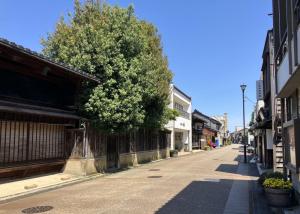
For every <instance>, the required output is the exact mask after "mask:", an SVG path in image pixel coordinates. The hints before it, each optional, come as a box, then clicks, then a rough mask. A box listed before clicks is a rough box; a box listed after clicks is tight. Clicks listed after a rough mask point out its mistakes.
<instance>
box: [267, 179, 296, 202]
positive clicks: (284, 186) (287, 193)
mask: <svg viewBox="0 0 300 214" xmlns="http://www.w3.org/2000/svg"><path fill="white" fill-rule="evenodd" d="M263 186H264V189H265V194H266V197H267V200H268V203H269V205H270V206H273V207H288V206H290V205H291V195H292V183H291V182H290V181H285V180H284V179H282V178H267V179H265V181H264V183H263Z"/></svg>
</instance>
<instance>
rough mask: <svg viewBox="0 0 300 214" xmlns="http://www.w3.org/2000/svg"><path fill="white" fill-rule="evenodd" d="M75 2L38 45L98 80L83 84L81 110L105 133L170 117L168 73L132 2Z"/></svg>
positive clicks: (155, 38)
mask: <svg viewBox="0 0 300 214" xmlns="http://www.w3.org/2000/svg"><path fill="white" fill-rule="evenodd" d="M74 5H75V9H74V14H69V15H68V20H66V21H65V20H64V18H61V19H60V20H59V21H58V23H57V25H56V28H55V31H54V32H53V33H50V34H48V37H47V38H46V39H43V40H42V45H43V53H44V54H45V55H47V56H48V57H50V58H52V59H54V60H57V61H60V62H63V63H67V64H69V65H72V66H74V67H75V68H77V69H80V70H82V71H85V72H88V73H90V74H93V75H95V76H96V77H97V78H99V79H100V81H101V83H100V84H98V85H96V86H95V85H93V84H91V83H88V82H86V83H85V84H84V91H83V92H82V95H81V99H79V106H80V110H81V111H82V113H83V114H85V116H87V117H88V118H89V119H91V120H92V121H93V122H94V124H95V125H97V126H98V127H99V128H101V129H105V130H109V131H122V130H130V129H133V128H137V127H156V128H161V127H163V126H164V125H165V124H166V123H167V122H168V121H169V120H170V119H174V117H175V116H176V112H174V111H172V110H170V109H169V108H168V107H167V105H168V103H169V99H168V96H169V84H170V82H171V80H172V72H171V71H170V70H169V68H168V60H167V57H166V56H165V55H164V54H163V48H162V45H161V39H160V36H159V35H158V31H157V29H156V27H155V26H154V25H152V24H150V23H148V22H146V21H142V20H139V19H138V18H137V17H136V16H135V14H134V9H133V6H129V7H128V8H120V7H117V6H110V5H107V4H102V5H100V4H99V3H94V2H93V1H86V2H85V3H83V4H80V3H79V1H78V0H77V1H75V4H74Z"/></svg>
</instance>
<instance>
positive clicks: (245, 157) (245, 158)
mask: <svg viewBox="0 0 300 214" xmlns="http://www.w3.org/2000/svg"><path fill="white" fill-rule="evenodd" d="M246 87H247V85H245V84H242V85H241V89H242V92H243V124H244V138H243V143H244V163H247V156H246V142H245V140H246V127H245V90H246Z"/></svg>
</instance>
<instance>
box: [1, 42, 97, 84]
mask: <svg viewBox="0 0 300 214" xmlns="http://www.w3.org/2000/svg"><path fill="white" fill-rule="evenodd" d="M0 44H1V45H4V46H7V47H9V48H12V49H14V50H17V51H19V52H22V53H24V54H26V55H29V56H31V57H35V58H37V59H38V60H41V61H44V62H46V63H49V64H52V65H54V66H57V67H60V68H62V69H64V70H67V71H69V72H71V73H73V74H75V75H79V76H81V77H84V78H87V79H90V80H93V81H96V82H98V83H100V80H99V79H98V78H97V77H95V76H93V75H91V74H88V73H86V72H83V71H81V70H78V69H76V68H74V67H72V66H70V65H67V64H64V63H61V62H58V61H54V60H52V59H50V58H49V57H46V56H45V55H43V54H40V53H38V52H36V51H32V50H30V49H28V48H25V47H23V46H21V45H18V44H16V43H14V42H11V41H8V40H7V39H3V38H1V37H0Z"/></svg>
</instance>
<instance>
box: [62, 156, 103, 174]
mask: <svg viewBox="0 0 300 214" xmlns="http://www.w3.org/2000/svg"><path fill="white" fill-rule="evenodd" d="M105 169H106V156H102V157H99V158H88V159H83V158H82V159H69V160H67V163H66V165H65V167H64V169H63V172H64V173H68V174H73V175H82V176H86V175H91V174H95V173H102V172H104V170H105Z"/></svg>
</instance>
